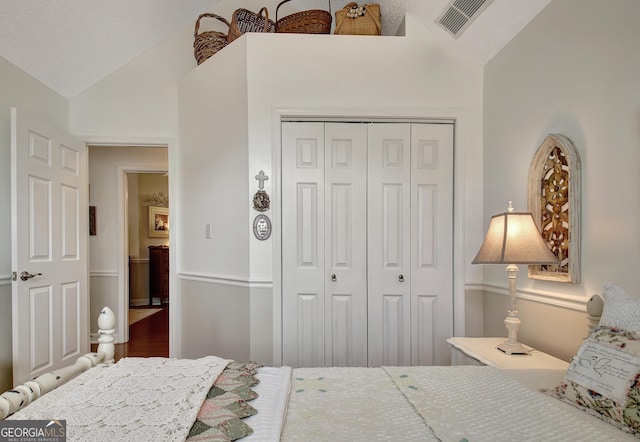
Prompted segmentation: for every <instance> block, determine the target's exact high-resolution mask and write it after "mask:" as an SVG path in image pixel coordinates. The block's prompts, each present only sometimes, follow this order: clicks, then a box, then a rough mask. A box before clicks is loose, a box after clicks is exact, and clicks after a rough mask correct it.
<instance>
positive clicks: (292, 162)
mask: <svg viewBox="0 0 640 442" xmlns="http://www.w3.org/2000/svg"><path fill="white" fill-rule="evenodd" d="M366 131H367V129H366V126H365V125H362V124H356V123H354V124H344V123H313V122H309V123H300V122H296V123H283V124H282V212H283V213H282V220H283V221H282V231H283V235H282V297H283V308H282V317H283V324H282V327H283V329H282V332H283V363H284V364H286V365H290V366H293V367H305V366H306V367H309V366H364V365H366V364H367V298H366V297H367V292H366V284H367V280H366V264H367V258H366V244H367V241H366V235H367V233H366V231H367V226H366V165H367V160H366V157H367V144H366V142H367V133H366Z"/></svg>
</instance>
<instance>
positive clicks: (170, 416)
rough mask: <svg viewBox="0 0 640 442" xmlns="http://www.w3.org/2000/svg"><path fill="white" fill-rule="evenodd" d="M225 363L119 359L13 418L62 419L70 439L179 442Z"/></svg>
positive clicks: (212, 359) (195, 360) (54, 392)
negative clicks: (65, 423)
mask: <svg viewBox="0 0 640 442" xmlns="http://www.w3.org/2000/svg"><path fill="white" fill-rule="evenodd" d="M229 362H230V361H229V360H227V359H220V358H217V357H214V356H208V357H205V358H201V359H193V360H191V359H165V358H125V359H121V360H120V361H118V363H117V364H115V365H113V366H110V367H100V366H98V367H95V368H92V369H90V370H89V371H87V372H85V373H83V374H81V375H80V376H78V377H77V378H75V379H73V380H71V381H70V382H68V383H67V384H65V385H63V386H61V387H59V388H57V389H56V390H54V391H52V392H50V393H47V394H46V395H44V396H43V397H42V398H40V399H38V400H37V401H35V402H34V403H32V404H30V405H29V406H28V407H26V408H25V409H23V410H21V411H19V412H17V413H16V414H14V415H13V416H11V418H12V419H47V420H48V419H52V418H58V419H66V420H67V436H68V440H69V441H83V442H84V441H109V442H115V441H154V442H156V441H183V440H185V438H186V437H187V434H188V433H189V429H190V428H191V426H192V425H193V422H194V421H195V419H196V415H197V414H198V410H199V409H200V406H201V405H202V402H203V401H204V399H205V397H206V395H207V393H208V391H209V389H210V388H211V385H213V383H214V382H215V380H216V379H217V378H218V376H219V375H220V373H222V371H223V370H224V368H225V367H226V366H227V364H228V363H229ZM98 372H99V374H100V376H96V374H97V373H98Z"/></svg>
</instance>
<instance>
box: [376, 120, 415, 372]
mask: <svg viewBox="0 0 640 442" xmlns="http://www.w3.org/2000/svg"><path fill="white" fill-rule="evenodd" d="M368 169H369V170H368V192H369V194H368V209H367V211H368V230H369V232H368V233H369V235H368V248H369V253H368V257H369V259H368V267H369V268H368V272H369V282H368V290H369V365H370V366H373V367H377V366H381V365H411V278H410V268H411V266H410V259H411V254H410V251H411V244H410V234H411V230H410V221H411V220H410V204H411V200H410V196H411V191H410V185H411V125H410V124H409V123H397V124H396V123H394V124H387V123H378V124H371V125H369V162H368Z"/></svg>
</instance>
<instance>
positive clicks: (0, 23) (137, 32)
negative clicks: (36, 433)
mask: <svg viewBox="0 0 640 442" xmlns="http://www.w3.org/2000/svg"><path fill="white" fill-rule="evenodd" d="M250 1H252V0H248V1H247V2H246V3H244V4H243V2H240V1H237V0H234V2H237V4H238V6H237V7H247V8H249V6H251V5H250V4H248V3H249V2H250ZM327 1H328V0H323V1H320V0H299V1H297V2H291V3H290V5H291V7H290V8H289V9H288V12H287V13H291V12H293V11H294V10H295V8H297V9H298V10H305V9H326V8H327ZM330 1H331V9H332V11H335V10H336V9H340V8H341V7H342V6H343V5H344V4H346V3H348V2H349V0H330ZM456 1H462V2H467V3H473V2H475V1H478V0H456ZM550 1H551V0H493V2H492V3H491V4H490V5H489V6H488V7H487V8H486V10H484V11H483V12H482V13H481V14H480V15H479V16H478V18H477V19H476V20H475V21H474V22H473V24H472V25H471V26H469V28H468V29H467V30H466V31H465V32H464V33H463V34H462V35H461V36H459V37H458V38H457V39H455V43H456V44H457V45H459V46H460V47H461V48H462V49H463V50H464V51H466V52H467V53H468V54H469V56H470V57H471V58H472V59H474V60H476V61H477V62H478V63H480V64H485V63H486V62H487V61H489V60H490V59H491V58H492V57H493V56H494V55H495V54H496V53H498V52H499V51H500V49H502V48H503V47H504V46H505V45H506V44H507V43H508V42H509V41H510V40H511V39H512V38H513V37H514V36H515V35H516V34H517V33H518V32H519V31H520V30H522V28H523V27H524V26H525V25H526V24H527V23H529V22H530V21H531V20H532V19H533V18H534V17H535V16H536V15H537V14H538V13H539V12H540V11H541V10H542V9H543V8H544V7H545V6H546V5H547V4H548V3H549V2H550ZM220 2H221V0H0V56H2V57H4V58H5V59H7V60H9V61H10V62H11V63H13V64H15V65H16V66H18V67H20V68H21V69H23V70H24V71H26V72H28V73H29V74H30V75H32V76H33V77H35V78H36V79H38V80H40V81H41V82H42V83H44V84H46V85H47V86H49V87H50V88H52V89H53V90H55V91H57V92H58V93H60V94H61V95H63V96H64V97H66V98H69V99H71V98H73V97H75V96H77V95H78V94H80V93H81V92H82V91H84V90H85V89H87V88H89V87H90V86H92V85H93V84H95V83H96V82H98V81H99V80H101V79H102V78H104V77H106V76H108V75H109V74H110V73H112V72H114V71H115V70H117V69H118V68H120V67H121V66H123V65H125V64H126V63H127V62H129V61H130V60H132V59H133V58H135V57H136V56H138V55H139V54H141V53H142V52H144V51H145V50H147V49H149V48H151V47H152V46H154V45H155V44H157V43H159V42H161V41H162V40H163V39H165V38H166V37H168V36H169V35H171V34H172V33H174V32H176V31H177V30H179V29H181V28H183V27H184V26H187V25H193V24H194V23H195V20H196V18H197V17H198V15H199V14H201V13H203V12H216V10H217V8H216V5H217V4H218V3H220ZM252 3H255V1H252ZM278 3H279V1H278V0H264V1H263V2H261V3H258V4H264V5H267V6H268V7H269V10H270V11H271V18H273V16H274V15H275V7H276V5H277V4H278ZM361 3H364V2H361ZM377 3H379V4H380V7H381V14H382V28H383V34H384V35H395V34H396V32H397V30H398V28H399V26H400V24H401V22H402V19H403V18H404V16H405V14H411V15H412V16H413V17H415V18H416V19H418V20H419V21H420V22H421V23H422V24H424V26H425V27H428V28H430V29H434V30H435V32H440V33H442V35H445V36H447V38H451V39H452V40H454V39H453V37H451V36H450V35H449V34H447V32H446V31H445V30H444V29H442V28H440V27H439V26H438V25H437V24H436V20H437V18H438V17H439V16H440V14H441V13H442V12H443V10H444V9H445V8H446V7H447V6H448V5H449V3H450V0H380V1H378V2H377ZM294 5H295V6H294ZM287 7H289V5H287ZM284 8H285V7H284V6H283V9H282V10H284ZM227 18H230V17H227Z"/></svg>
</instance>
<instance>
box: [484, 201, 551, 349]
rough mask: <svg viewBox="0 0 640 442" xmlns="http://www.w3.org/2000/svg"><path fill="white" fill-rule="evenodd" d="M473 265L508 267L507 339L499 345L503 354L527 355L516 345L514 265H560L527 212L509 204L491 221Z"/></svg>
mask: <svg viewBox="0 0 640 442" xmlns="http://www.w3.org/2000/svg"><path fill="white" fill-rule="evenodd" d="M472 263H473V264H507V273H508V274H509V300H510V306H509V310H508V314H507V317H506V318H505V320H504V325H505V326H506V327H507V330H508V331H509V338H508V340H507V341H505V342H504V343H502V344H500V345H498V349H499V350H502V351H503V352H505V353H506V354H529V349H527V347H525V346H524V345H522V344H521V343H519V342H518V329H519V328H520V323H521V321H520V319H519V318H518V310H517V309H516V274H517V272H518V266H517V265H516V264H537V265H541V264H559V261H558V258H556V256H555V255H554V254H553V252H551V250H549V247H547V245H546V244H545V242H544V239H543V238H542V236H541V235H540V232H539V231H538V227H537V226H536V223H535V221H534V220H533V216H532V215H531V213H530V212H514V211H513V206H512V205H511V201H509V208H508V209H507V211H506V212H504V213H499V214H497V215H494V216H492V217H491V222H490V223H489V229H488V230H487V234H486V236H485V238H484V242H483V243H482V246H481V247H480V250H479V251H478V254H477V255H476V257H475V258H474V260H473V261H472Z"/></svg>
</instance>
